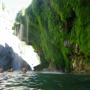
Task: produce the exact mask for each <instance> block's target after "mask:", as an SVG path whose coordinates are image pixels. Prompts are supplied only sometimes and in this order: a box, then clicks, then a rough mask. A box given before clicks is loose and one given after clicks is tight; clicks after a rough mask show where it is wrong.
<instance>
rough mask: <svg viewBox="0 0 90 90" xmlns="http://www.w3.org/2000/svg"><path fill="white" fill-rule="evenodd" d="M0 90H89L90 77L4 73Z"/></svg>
mask: <svg viewBox="0 0 90 90" xmlns="http://www.w3.org/2000/svg"><path fill="white" fill-rule="evenodd" d="M0 90H90V75H72V74H59V73H58V74H55V73H53V74H50V73H45V74H44V73H38V72H37V73H36V72H27V73H22V72H13V73H7V72H6V73H2V74H0Z"/></svg>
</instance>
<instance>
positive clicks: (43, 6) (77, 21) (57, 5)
mask: <svg viewBox="0 0 90 90" xmlns="http://www.w3.org/2000/svg"><path fill="white" fill-rule="evenodd" d="M89 11H90V1H89V0H33V2H32V4H31V5H30V6H29V7H28V8H27V9H26V10H25V16H24V19H25V21H23V20H22V22H21V23H23V25H24V27H25V28H26V29H27V28H28V30H29V31H28V40H29V42H31V44H32V45H33V46H34V48H35V49H36V50H37V51H38V52H39V53H43V57H45V60H47V61H48V63H51V62H52V63H53V64H54V65H56V67H57V69H63V70H66V71H70V70H71V69H72V64H73V59H74V58H75V57H76V58H75V60H77V54H78V53H83V54H84V56H85V58H83V57H82V54H79V55H80V58H81V59H79V60H82V59H83V61H86V60H87V58H88V57H90V54H89V53H90V12H89ZM17 17H18V19H20V20H19V21H21V19H22V18H21V17H19V15H17ZM26 24H28V25H26ZM75 50H76V51H75ZM74 52H76V54H75V53H74Z"/></svg>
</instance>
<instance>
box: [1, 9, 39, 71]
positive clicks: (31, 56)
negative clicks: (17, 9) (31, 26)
mask: <svg viewBox="0 0 90 90" xmlns="http://www.w3.org/2000/svg"><path fill="white" fill-rule="evenodd" d="M6 16H7V17H6ZM14 16H15V15H14ZM11 18H12V16H10V13H9V12H8V11H6V10H2V11H0V45H1V46H2V47H3V50H6V51H8V52H9V55H8V56H11V57H10V58H11V59H10V60H11V63H12V65H11V67H12V68H13V69H14V70H20V69H21V68H22V67H24V66H27V67H28V65H29V66H30V67H31V69H32V70H34V67H36V66H37V65H39V64H40V57H39V56H38V54H37V53H36V52H34V49H33V47H32V46H31V45H27V44H26V43H25V42H23V41H21V40H22V37H23V35H22V34H23V30H22V29H23V26H22V25H21V30H20V35H19V37H20V39H21V40H20V39H19V38H18V37H16V36H15V35H14V34H13V32H12V31H13V30H12V23H13V20H11ZM14 18H15V17H14ZM27 42H28V29H27ZM6 46H7V47H8V49H7V48H6ZM0 52H1V49H0ZM5 53H6V52H5ZM6 54H7V53H6ZM8 56H7V57H8ZM2 57H4V56H2ZM4 60H7V58H4ZM4 60H3V61H2V59H1V56H0V64H1V63H2V62H3V63H4ZM9 62H10V61H9ZM5 65H7V63H6V64H5Z"/></svg>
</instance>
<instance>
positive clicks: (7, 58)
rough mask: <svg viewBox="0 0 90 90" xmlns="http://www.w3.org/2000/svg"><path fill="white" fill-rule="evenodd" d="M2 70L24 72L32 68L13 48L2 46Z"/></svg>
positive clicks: (0, 57) (0, 55) (0, 56)
mask: <svg viewBox="0 0 90 90" xmlns="http://www.w3.org/2000/svg"><path fill="white" fill-rule="evenodd" d="M0 68H1V69H3V70H4V71H5V70H9V69H11V68H12V69H13V70H22V69H23V68H26V69H27V70H30V66H29V65H28V64H27V63H26V62H25V61H24V60H23V59H22V58H21V57H20V56H18V54H16V53H15V52H14V51H13V50H12V48H11V47H9V46H8V45H7V44H5V47H4V46H2V45H0Z"/></svg>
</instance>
